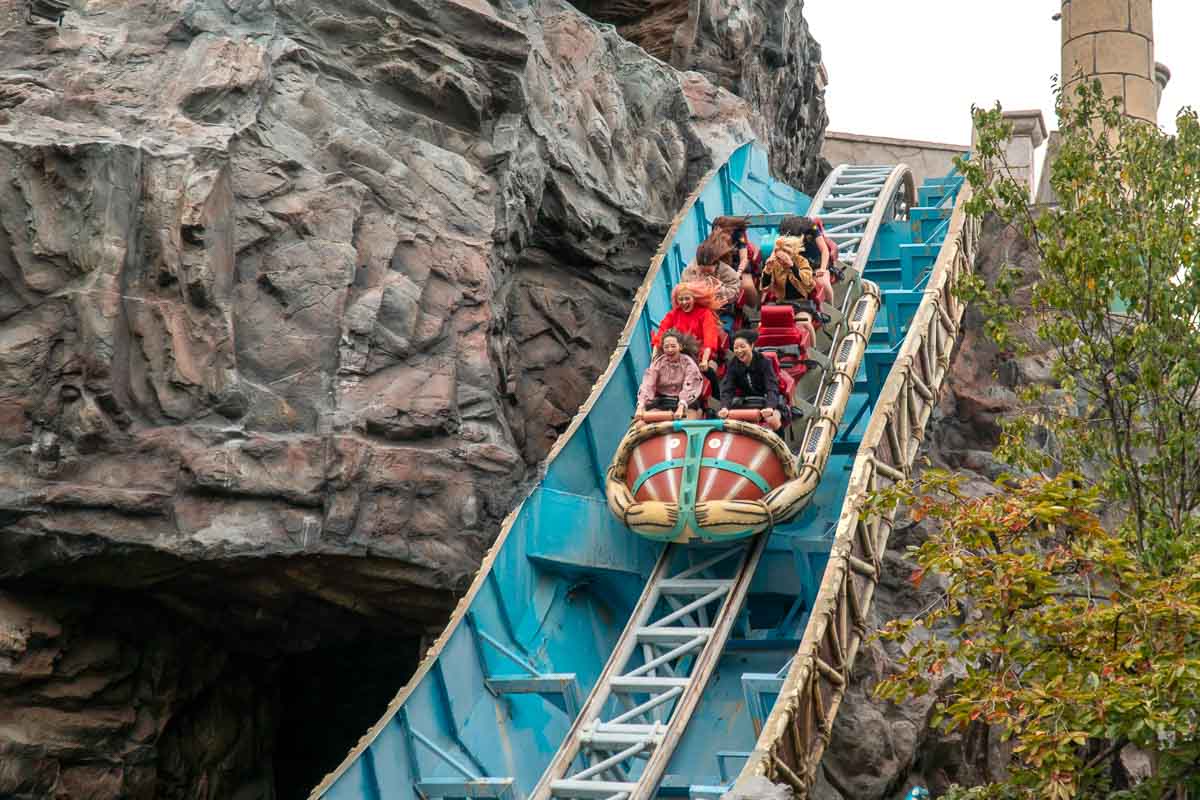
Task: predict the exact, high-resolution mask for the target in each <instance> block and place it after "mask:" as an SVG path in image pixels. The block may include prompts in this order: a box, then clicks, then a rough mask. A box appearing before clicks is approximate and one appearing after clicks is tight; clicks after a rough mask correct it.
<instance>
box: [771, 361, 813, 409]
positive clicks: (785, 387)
mask: <svg viewBox="0 0 1200 800" xmlns="http://www.w3.org/2000/svg"><path fill="white" fill-rule="evenodd" d="M763 355H764V356H766V357H767V359H768V360H769V361H770V362H771V366H773V367H774V368H775V379H776V380H778V381H779V393H780V394H781V395H783V398H784V400H786V401H787V404H788V405H789V406H790V405H791V404H792V389H794V388H796V379H795V378H793V377H792V376H791V375H790V374H789V373H788V372H787V371H785V370H784V369H783V366H782V365H781V364H780V363H779V354H778V353H775V352H774V351H771V350H766V351H764V352H763ZM800 367H801V369H803V368H804V365H803V364H801V365H800ZM802 374H803V373H802Z"/></svg>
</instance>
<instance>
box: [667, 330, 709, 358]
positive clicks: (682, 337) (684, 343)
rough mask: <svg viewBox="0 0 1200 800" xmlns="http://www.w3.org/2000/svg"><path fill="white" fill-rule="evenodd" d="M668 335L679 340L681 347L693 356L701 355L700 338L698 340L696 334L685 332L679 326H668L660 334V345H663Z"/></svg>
mask: <svg viewBox="0 0 1200 800" xmlns="http://www.w3.org/2000/svg"><path fill="white" fill-rule="evenodd" d="M668 336H670V337H671V338H673V339H674V340H675V341H677V342H679V349H680V350H682V351H683V352H684V353H686V354H687V355H689V356H691V357H692V358H695V357H696V356H698V355H700V340H698V339H697V338H696V337H695V336H691V335H690V334H686V333H684V332H683V331H681V330H679V329H678V328H667V329H666V330H665V331H663V332H662V333H660V334H659V335H658V345H659V347H662V343H663V342H665V341H666V340H667V337H668Z"/></svg>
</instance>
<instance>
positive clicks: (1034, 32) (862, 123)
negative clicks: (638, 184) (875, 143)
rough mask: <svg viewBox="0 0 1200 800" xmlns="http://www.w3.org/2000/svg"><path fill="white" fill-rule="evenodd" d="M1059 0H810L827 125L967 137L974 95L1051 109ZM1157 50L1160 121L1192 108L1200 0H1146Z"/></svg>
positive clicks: (1049, 121)
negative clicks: (1162, 81)
mask: <svg viewBox="0 0 1200 800" xmlns="http://www.w3.org/2000/svg"><path fill="white" fill-rule="evenodd" d="M1059 7H1060V3H1059V2H1058V0H910V2H903V3H902V2H896V1H895V0H808V1H807V2H806V3H805V4H804V16H805V18H806V19H807V20H808V22H809V26H810V28H811V29H812V33H813V35H814V36H815V37H816V39H817V41H818V42H820V43H821V48H822V52H823V55H824V60H825V67H826V68H827V69H828V71H829V86H828V87H827V88H826V90H825V101H826V104H827V106H828V109H829V129H830V130H834V131H844V132H849V133H862V134H874V135H877V136H894V137H897V138H903V139H927V140H931V141H937V142H949V143H951V144H969V143H970V139H971V124H970V109H971V104H972V103H976V104H978V105H986V106H990V105H992V103H994V102H995V101H997V100H999V101H1000V104H1001V105H1002V106H1004V108H1006V109H1013V110H1016V109H1025V108H1040V109H1041V110H1042V112H1043V113H1044V114H1045V116H1046V126H1047V128H1048V129H1051V130H1052V129H1054V128H1056V127H1058V124H1057V122H1056V121H1055V118H1054V98H1053V94H1052V91H1051V84H1050V81H1051V76H1053V75H1056V74H1057V73H1058V72H1059V69H1060V66H1061V65H1060V47H1059V42H1060V34H1059V24H1058V23H1057V22H1055V21H1053V20H1052V19H1051V16H1052V15H1053V14H1054V13H1055V12H1057V11H1058V9H1059ZM1154 58H1155V60H1156V61H1159V62H1161V63H1163V64H1165V65H1166V66H1167V67H1168V68H1169V69H1170V70H1171V82H1170V84H1168V86H1167V90H1166V92H1164V93H1163V100H1162V104H1161V106H1160V107H1159V120H1158V121H1159V124H1161V125H1163V126H1164V127H1165V128H1167V129H1168V130H1174V127H1175V126H1174V117H1175V112H1176V111H1177V110H1178V109H1179V108H1180V107H1181V106H1184V105H1192V106H1194V107H1197V108H1198V109H1200V0H1155V1H1154Z"/></svg>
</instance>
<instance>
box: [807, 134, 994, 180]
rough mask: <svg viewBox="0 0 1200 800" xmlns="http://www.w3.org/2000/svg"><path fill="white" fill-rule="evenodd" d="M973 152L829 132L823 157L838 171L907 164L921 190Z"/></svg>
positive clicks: (957, 147)
mask: <svg viewBox="0 0 1200 800" xmlns="http://www.w3.org/2000/svg"><path fill="white" fill-rule="evenodd" d="M970 149H971V148H970V147H969V146H968V145H965V144H961V145H959V144H944V143H942V142H923V141H920V140H919V139H892V138H889V137H886V136H863V135H860V134H856V133H840V132H837V131H826V132H825V146H824V147H823V148H822V149H821V155H823V156H824V157H825V158H826V159H828V160H829V163H830V164H833V165H834V166H835V167H836V166H837V165H838V164H899V163H905V164H908V166H909V167H911V168H912V171H913V179H914V180H915V182H916V185H917V186H920V185H921V181H923V180H925V178H937V177H941V176H942V175H945V174H946V173H948V172H949V171H950V170H951V169H952V168H953V167H954V158H955V156H961V155H962V154H963V153H965V152H967V151H968V150H970Z"/></svg>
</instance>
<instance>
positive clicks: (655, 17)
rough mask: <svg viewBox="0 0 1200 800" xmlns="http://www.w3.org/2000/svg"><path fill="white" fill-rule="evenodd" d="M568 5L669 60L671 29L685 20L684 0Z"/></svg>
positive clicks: (586, 0) (595, 0)
mask: <svg viewBox="0 0 1200 800" xmlns="http://www.w3.org/2000/svg"><path fill="white" fill-rule="evenodd" d="M570 3H571V5H573V6H575V7H576V8H578V9H579V10H580V11H582V12H583V13H584V14H587V15H588V16H589V17H591V18H592V19H594V20H596V21H598V22H605V23H608V24H609V25H615V26H616V28H617V32H618V33H620V34H621V35H622V36H623V37H625V38H626V39H628V40H629V41H631V42H633V43H634V44H636V45H637V46H639V47H641V48H642V49H643V50H645V51H646V52H647V53H649V54H650V55H652V56H654V57H655V58H657V59H659V60H661V61H666V62H667V63H670V61H671V50H672V46H673V43H674V39H675V31H676V30H677V29H678V28H680V27H682V26H684V25H686V24H687V22H688V7H689V6H690V5H691V3H689V2H688V0H648V1H645V0H643V1H639V0H570Z"/></svg>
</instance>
